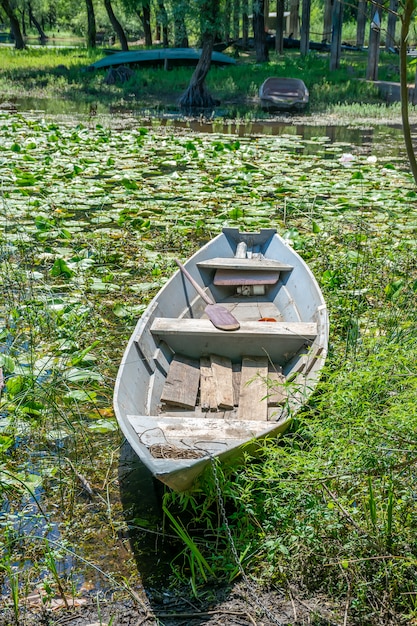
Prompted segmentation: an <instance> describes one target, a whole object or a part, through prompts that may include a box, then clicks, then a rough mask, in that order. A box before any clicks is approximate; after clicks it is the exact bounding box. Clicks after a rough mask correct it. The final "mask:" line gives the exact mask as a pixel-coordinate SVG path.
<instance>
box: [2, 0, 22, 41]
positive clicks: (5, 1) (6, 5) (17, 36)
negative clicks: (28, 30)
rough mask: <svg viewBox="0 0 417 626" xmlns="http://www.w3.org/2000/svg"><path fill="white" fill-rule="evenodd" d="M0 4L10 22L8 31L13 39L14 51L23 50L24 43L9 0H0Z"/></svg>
mask: <svg viewBox="0 0 417 626" xmlns="http://www.w3.org/2000/svg"><path fill="white" fill-rule="evenodd" d="M0 4H1V7H2V9H3V11H4V12H5V14H6V15H7V17H8V19H9V22H10V29H11V31H12V34H13V37H14V47H15V48H16V50H23V49H24V48H25V42H24V39H23V37H22V31H21V30H20V25H19V20H18V19H17V17H16V14H15V12H14V10H13V9H12V6H11V4H10V2H9V0H0Z"/></svg>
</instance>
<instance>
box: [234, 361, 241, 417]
mask: <svg viewBox="0 0 417 626" xmlns="http://www.w3.org/2000/svg"><path fill="white" fill-rule="evenodd" d="M241 377H242V365H241V364H240V363H233V364H232V380H233V404H234V405H235V406H238V404H239V394H240V380H241Z"/></svg>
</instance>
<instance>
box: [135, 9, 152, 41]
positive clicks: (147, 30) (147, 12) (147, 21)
mask: <svg viewBox="0 0 417 626" xmlns="http://www.w3.org/2000/svg"><path fill="white" fill-rule="evenodd" d="M141 4H142V10H140V9H137V10H136V13H137V15H138V17H139V19H140V21H141V22H142V27H143V32H144V34H145V46H151V45H152V30H151V1H150V0H142V2H141Z"/></svg>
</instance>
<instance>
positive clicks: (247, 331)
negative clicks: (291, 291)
mask: <svg viewBox="0 0 417 626" xmlns="http://www.w3.org/2000/svg"><path fill="white" fill-rule="evenodd" d="M151 332H152V333H153V334H156V335H160V336H169V335H176V334H181V335H183V336H187V335H194V334H198V335H204V336H210V335H219V334H223V335H227V337H228V338H230V337H232V336H233V337H235V338H239V340H240V339H244V338H246V337H250V336H252V335H256V336H258V337H263V336H264V337H270V336H271V335H272V336H274V337H280V336H282V337H290V336H292V335H296V336H297V337H301V338H303V339H314V338H315V337H316V335H317V324H315V323H314V322H259V321H244V322H241V323H240V329H239V330H236V331H234V332H233V333H231V332H228V331H224V330H219V329H218V328H216V327H215V326H214V325H213V324H212V323H211V322H210V320H208V319H194V318H180V319H179V318H169V317H157V318H155V320H154V321H153V323H152V327H151Z"/></svg>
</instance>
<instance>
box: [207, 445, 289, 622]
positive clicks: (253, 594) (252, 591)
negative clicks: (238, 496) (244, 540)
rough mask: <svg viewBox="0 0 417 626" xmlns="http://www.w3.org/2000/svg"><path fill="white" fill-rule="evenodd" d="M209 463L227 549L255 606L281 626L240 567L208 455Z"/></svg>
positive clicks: (212, 464) (211, 459) (213, 460)
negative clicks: (227, 543)
mask: <svg viewBox="0 0 417 626" xmlns="http://www.w3.org/2000/svg"><path fill="white" fill-rule="evenodd" d="M210 461H211V467H212V469H213V477H214V484H215V486H216V493H217V500H218V503H219V508H220V515H221V519H222V522H223V525H224V527H225V530H226V536H227V540H228V542H229V547H230V550H231V552H232V556H233V558H234V560H235V563H236V565H237V567H238V569H239V572H240V574H241V576H242V579H243V582H244V583H245V585H246V588H247V590H248V592H249V595H250V596H251V597H252V599H253V600H254V602H255V603H256V604H257V606H258V607H259V608H260V609H261V610H262V611H263V613H264V615H266V616H267V617H268V618H269V619H270V620H271V621H272V622H273V623H274V624H277V625H278V626H283V624H282V622H280V621H279V620H277V618H276V617H275V615H274V614H273V613H272V612H271V611H270V610H269V609H268V607H267V606H265V604H264V603H263V602H262V600H261V599H260V598H259V596H258V593H257V590H256V588H255V587H254V586H253V584H252V583H251V581H250V580H249V578H248V577H247V575H246V572H245V570H244V569H243V567H242V563H241V562H240V559H239V555H238V552H237V550H236V545H235V542H234V540H233V536H232V532H231V530H230V526H229V522H228V519H227V514H226V509H225V506H224V498H223V494H222V490H221V487H220V481H219V476H218V473H217V466H216V459H215V458H214V456H212V455H210Z"/></svg>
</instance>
